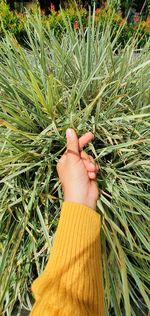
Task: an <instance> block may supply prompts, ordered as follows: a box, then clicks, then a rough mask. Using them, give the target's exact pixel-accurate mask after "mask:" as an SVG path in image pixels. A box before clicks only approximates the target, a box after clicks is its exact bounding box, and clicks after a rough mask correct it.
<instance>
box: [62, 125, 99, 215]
mask: <svg viewBox="0 0 150 316" xmlns="http://www.w3.org/2000/svg"><path fill="white" fill-rule="evenodd" d="M66 137H67V150H66V151H65V153H64V154H63V155H62V157H61V158H60V160H59V161H58V163H57V172H58V175H59V179H60V182H61V184H62V188H63V191H64V201H68V202H77V203H81V204H84V205H86V206H88V207H90V208H92V209H94V210H96V202H97V199H98V196H99V190H98V185H97V181H96V173H97V172H98V170H99V167H98V165H97V164H96V163H95V162H94V159H93V158H92V157H91V156H89V155H88V154H86V153H85V152H84V151H82V148H83V147H84V146H85V145H87V144H88V143H89V142H90V141H91V140H92V139H93V138H94V135H93V134H92V133H91V132H88V133H86V134H84V135H83V136H82V137H80V139H78V137H77V135H76V132H75V131H74V130H73V129H70V128H69V129H68V130H67V131H66Z"/></svg>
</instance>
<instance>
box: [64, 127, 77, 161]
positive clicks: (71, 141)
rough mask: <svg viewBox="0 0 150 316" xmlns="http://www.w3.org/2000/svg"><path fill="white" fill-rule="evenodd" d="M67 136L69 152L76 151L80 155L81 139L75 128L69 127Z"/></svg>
mask: <svg viewBox="0 0 150 316" xmlns="http://www.w3.org/2000/svg"><path fill="white" fill-rule="evenodd" d="M66 138H67V152H68V153H72V154H73V153H75V154H76V155H77V156H79V140H78V136H77V134H76V132H75V131H74V129H73V128H68V129H67V130H66Z"/></svg>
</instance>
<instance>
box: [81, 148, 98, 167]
mask: <svg viewBox="0 0 150 316" xmlns="http://www.w3.org/2000/svg"><path fill="white" fill-rule="evenodd" d="M80 156H81V158H82V160H83V163H84V165H85V167H86V169H87V171H89V172H98V171H99V166H98V165H97V164H96V163H95V161H94V158H93V157H92V156H90V155H88V154H87V153H86V152H85V151H82V152H81V154H80Z"/></svg>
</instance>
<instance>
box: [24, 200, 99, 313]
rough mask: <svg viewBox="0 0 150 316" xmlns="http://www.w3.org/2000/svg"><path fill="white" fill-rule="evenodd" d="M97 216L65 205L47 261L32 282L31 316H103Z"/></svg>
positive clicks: (89, 210)
mask: <svg viewBox="0 0 150 316" xmlns="http://www.w3.org/2000/svg"><path fill="white" fill-rule="evenodd" d="M100 228H101V219H100V215H99V214H98V213H97V212H96V211H94V210H93V209H90V208H88V207H86V206H84V205H82V204H79V203H74V202H73V203H72V202H64V203H63V205H62V209H61V213H60V219H59V224H58V227H57V231H56V235H55V239H54V243H53V247H52V250H51V255H50V258H49V261H48V263H47V265H46V268H45V270H44V272H43V273H42V274H41V275H40V276H39V277H38V278H37V279H36V280H35V281H34V282H33V284H32V291H33V294H34V297H35V304H34V306H33V309H32V311H31V313H30V316H104V291H103V282H102V267H101V247H100Z"/></svg>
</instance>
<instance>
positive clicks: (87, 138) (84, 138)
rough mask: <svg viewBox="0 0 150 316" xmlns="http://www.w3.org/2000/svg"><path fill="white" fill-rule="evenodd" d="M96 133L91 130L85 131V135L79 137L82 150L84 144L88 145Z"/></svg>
mask: <svg viewBox="0 0 150 316" xmlns="http://www.w3.org/2000/svg"><path fill="white" fill-rule="evenodd" d="M93 138H94V135H93V134H92V133H91V132H88V133H85V134H84V135H83V136H81V137H80V138H79V149H80V150H82V148H83V147H84V146H86V145H87V144H88V143H89V142H90V141H91V140H92V139H93Z"/></svg>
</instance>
